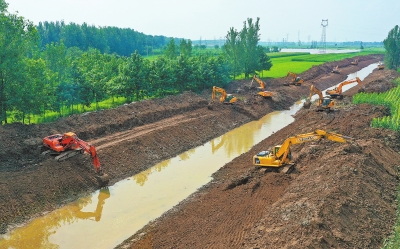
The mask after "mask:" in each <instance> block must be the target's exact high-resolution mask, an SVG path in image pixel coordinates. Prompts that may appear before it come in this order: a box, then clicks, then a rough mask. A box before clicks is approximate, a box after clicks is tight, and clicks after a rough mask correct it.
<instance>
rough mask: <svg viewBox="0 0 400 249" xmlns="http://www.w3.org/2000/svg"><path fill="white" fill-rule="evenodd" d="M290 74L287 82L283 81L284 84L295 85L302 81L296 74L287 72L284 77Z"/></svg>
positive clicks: (299, 84)
mask: <svg viewBox="0 0 400 249" xmlns="http://www.w3.org/2000/svg"><path fill="white" fill-rule="evenodd" d="M288 76H291V77H292V79H291V80H290V81H289V82H285V83H283V85H284V86H290V85H295V86H301V84H302V83H304V80H303V79H302V78H300V77H298V76H297V74H295V73H292V72H290V71H289V72H288V73H287V75H286V77H288Z"/></svg>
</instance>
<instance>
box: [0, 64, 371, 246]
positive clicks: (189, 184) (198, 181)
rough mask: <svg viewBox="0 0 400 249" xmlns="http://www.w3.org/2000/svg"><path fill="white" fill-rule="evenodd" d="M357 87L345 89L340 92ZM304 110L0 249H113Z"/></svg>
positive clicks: (72, 207) (50, 217)
mask: <svg viewBox="0 0 400 249" xmlns="http://www.w3.org/2000/svg"><path fill="white" fill-rule="evenodd" d="M376 66H377V65H376V64H371V65H369V66H368V67H365V68H363V69H361V70H360V71H358V72H356V73H354V74H350V75H348V77H347V79H346V80H349V79H353V78H355V77H359V78H360V79H361V80H363V79H364V78H365V77H366V76H367V75H368V74H370V73H371V72H372V70H373V69H375V68H376ZM339 83H340V82H339ZM339 83H338V84H339ZM356 84H357V83H353V84H349V85H346V86H344V87H343V91H346V90H348V89H350V88H351V87H353V86H355V85H356ZM323 92H325V90H323ZM316 98H318V96H316V95H314V96H313V98H312V99H313V100H315V99H316ZM302 105H303V101H298V102H297V103H295V104H294V105H293V106H292V107H291V108H290V110H285V111H276V112H272V113H270V114H268V115H266V116H264V117H263V118H262V119H260V120H257V121H253V122H250V123H247V124H245V125H243V126H241V127H239V128H236V129H234V130H232V131H229V132H228V133H226V134H225V135H223V136H220V137H218V138H215V139H213V140H211V141H210V142H208V143H206V144H204V145H202V146H199V147H197V148H194V149H191V150H188V151H186V152H184V153H182V154H180V155H179V156H177V157H175V158H171V159H168V160H165V161H163V162H161V163H159V164H157V165H155V166H153V167H151V168H149V169H148V170H146V171H143V172H141V173H139V174H137V175H134V176H132V177H130V178H127V179H125V180H122V181H120V182H118V183H116V184H114V185H113V186H110V187H108V188H105V189H102V190H99V191H96V192H95V193H93V194H92V195H91V196H88V197H85V198H81V199H79V200H78V201H76V202H73V203H71V204H69V205H66V206H64V207H63V208H60V209H58V210H55V211H53V212H51V213H48V214H44V215H43V216H41V217H40V218H37V219H34V220H32V221H30V222H29V223H27V224H25V225H23V226H21V227H16V228H14V229H13V230H12V231H10V232H9V233H7V234H5V235H3V236H1V237H0V239H1V240H0V248H113V247H115V246H117V245H118V244H120V243H121V242H122V241H124V240H125V239H126V238H128V237H130V236H131V235H133V234H134V233H136V232H137V231H138V230H140V229H141V228H143V227H144V226H145V225H146V224H148V223H149V222H150V221H152V220H154V219H156V218H158V217H160V216H161V215H162V214H163V213H165V212H166V211H168V210H170V209H171V208H173V207H174V206H175V205H177V204H178V203H179V202H181V201H182V200H184V199H186V198H187V197H188V196H189V195H191V194H192V193H194V192H195V191H196V190H197V189H199V188H200V187H202V186H203V185H205V184H207V183H208V182H209V181H211V179H212V178H211V175H212V174H213V173H214V172H216V171H217V170H218V169H219V168H221V167H222V166H224V165H225V164H226V163H228V162H230V161H231V160H233V159H234V158H235V157H237V156H239V155H240V154H242V153H245V152H247V151H248V150H250V149H251V148H252V147H253V146H254V145H255V144H258V143H259V142H261V141H262V140H264V139H265V138H266V137H268V136H270V135H271V134H272V133H273V132H277V131H278V130H280V129H282V128H283V127H285V126H287V125H288V124H290V123H291V122H293V121H294V118H293V117H292V115H294V114H295V113H296V112H297V111H298V110H299V109H300V108H302ZM250 165H251V162H249V166H250Z"/></svg>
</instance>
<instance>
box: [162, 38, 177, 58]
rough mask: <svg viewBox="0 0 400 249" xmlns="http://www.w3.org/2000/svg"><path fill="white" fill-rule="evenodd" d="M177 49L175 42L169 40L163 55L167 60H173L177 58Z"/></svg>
mask: <svg viewBox="0 0 400 249" xmlns="http://www.w3.org/2000/svg"><path fill="white" fill-rule="evenodd" d="M177 54H178V53H177V48H176V45H175V40H174V39H172V38H171V39H170V40H169V43H168V45H167V47H166V49H165V51H164V55H165V56H166V57H167V58H168V59H175V58H176V56H177Z"/></svg>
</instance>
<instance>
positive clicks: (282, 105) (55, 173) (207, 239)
mask: <svg viewBox="0 0 400 249" xmlns="http://www.w3.org/2000/svg"><path fill="white" fill-rule="evenodd" d="M382 59H383V58H382V56H381V55H370V56H360V57H359V64H358V65H357V66H355V65H351V63H350V62H351V60H350V59H346V60H343V61H338V62H332V63H325V64H323V65H319V66H314V67H312V68H311V69H310V70H308V71H307V72H304V73H302V74H300V75H299V76H300V77H302V78H303V79H304V80H305V81H306V82H305V83H304V86H283V83H284V82H285V80H286V79H284V78H282V79H263V80H264V81H265V82H266V85H267V86H266V87H267V90H270V91H272V92H274V93H275V95H274V97H273V98H272V99H262V98H259V97H257V96H256V91H257V90H256V88H255V85H253V86H250V82H251V81H250V80H242V81H234V82H231V84H230V85H229V88H227V89H226V90H227V92H228V93H235V95H236V96H237V97H238V99H239V100H238V102H237V103H235V104H234V105H223V104H220V103H210V97H211V91H210V90H207V91H204V93H203V94H200V95H198V94H194V93H191V92H185V93H183V94H181V95H178V96H170V97H166V98H163V99H158V100H146V101H140V102H135V103H130V104H127V105H124V106H121V107H119V108H116V109H112V110H102V111H98V112H91V113H85V114H82V115H72V116H70V117H67V118H63V119H60V120H58V121H56V122H53V123H48V124H33V125H22V124H11V125H4V126H1V127H0V144H1V145H2V146H0V158H1V161H0V199H1V202H0V233H5V232H7V230H8V229H10V227H12V226H13V225H15V224H21V223H24V222H26V221H27V220H29V219H31V218H34V217H38V216H40V215H41V214H43V213H44V212H47V211H51V210H54V209H56V208H59V207H60V206H62V205H64V204H66V203H69V202H71V201H73V200H75V199H77V198H79V197H81V196H84V195H86V194H88V193H90V192H92V191H94V190H96V189H97V188H98V187H97V186H98V185H97V181H96V178H95V177H94V175H95V174H94V171H93V168H92V163H91V159H90V157H89V156H88V155H86V154H85V155H79V156H76V157H74V158H70V159H68V160H67V161H63V162H60V163H54V159H52V158H50V157H46V156H41V155H40V151H41V142H42V138H43V137H45V136H48V135H50V134H55V133H64V132H68V131H73V132H75V133H76V134H77V135H78V136H79V137H80V138H81V139H83V140H86V141H88V142H90V143H91V144H93V145H95V146H96V148H97V150H98V154H99V158H100V161H101V163H102V166H103V169H104V171H105V172H106V173H107V174H108V175H109V176H110V178H111V181H110V184H111V185H112V184H114V183H115V182H117V181H119V180H122V179H124V178H126V177H130V176H132V175H134V174H136V173H139V172H141V171H143V170H145V169H147V168H148V167H151V166H153V165H155V164H156V163H158V162H160V161H162V160H165V159H168V158H171V157H174V156H176V155H178V154H180V153H182V152H184V151H186V150H188V149H189V148H194V147H197V146H199V145H202V144H204V143H205V142H207V141H209V140H211V139H212V138H215V137H218V136H220V135H222V134H224V133H226V132H227V131H229V130H231V129H233V128H235V127H238V126H240V125H242V124H244V123H247V122H250V121H252V120H256V119H259V118H260V117H262V116H264V115H265V114H267V113H270V112H272V111H274V110H283V109H287V108H289V106H291V105H292V104H293V103H294V102H296V101H297V100H299V99H301V98H304V97H306V96H308V94H309V85H310V83H311V82H313V84H314V85H315V86H316V87H317V88H319V89H325V88H328V87H330V86H333V85H335V84H337V83H339V82H341V81H343V80H345V79H346V76H347V74H349V73H353V72H356V71H358V70H360V69H361V68H363V67H365V66H367V65H370V64H371V63H376V62H378V61H380V60H382ZM336 65H339V69H340V72H341V73H340V74H332V73H330V72H331V70H332V68H333V67H334V66H336ZM397 77H399V74H398V73H397V72H395V71H390V70H374V71H373V73H372V74H370V75H369V76H368V77H367V78H366V79H365V80H364V81H363V84H362V86H356V87H354V88H352V89H351V90H349V91H346V92H345V94H344V95H345V97H344V98H343V100H337V106H336V108H335V110H334V111H333V112H330V113H325V112H322V113H321V112H316V111H315V107H314V106H312V107H311V109H308V110H306V109H304V110H301V111H300V112H298V113H297V114H296V115H295V121H294V122H293V123H292V124H290V125H289V126H287V127H285V128H283V129H282V130H280V131H278V132H276V133H274V134H273V135H272V136H270V137H269V138H267V139H265V140H263V141H262V142H261V143H259V144H257V145H255V146H254V147H253V148H252V149H251V150H250V151H249V152H247V153H244V154H242V155H241V156H239V157H237V158H235V159H234V160H233V161H231V162H229V163H227V164H226V165H225V166H224V167H223V168H221V169H220V170H219V171H217V172H216V173H214V174H213V181H212V182H210V183H209V184H207V185H205V186H203V187H202V188H201V189H200V190H199V191H197V192H196V193H194V194H192V195H191V196H190V197H189V198H187V199H186V200H184V201H182V202H181V203H180V204H179V205H177V206H176V207H174V208H173V209H172V210H170V211H168V212H167V213H165V214H164V215H163V216H162V217H160V218H159V219H157V220H155V221H153V222H151V223H150V224H148V225H147V226H145V227H144V228H143V229H141V230H140V231H139V232H138V233H136V234H134V235H132V237H131V238H128V239H127V240H126V241H125V242H124V243H122V244H121V245H119V246H118V247H119V248H379V247H380V246H381V245H382V244H383V240H384V239H385V238H387V237H388V236H389V235H390V234H391V232H392V231H393V226H394V224H395V221H396V210H397V204H396V197H397V187H398V185H399V179H398V167H399V166H400V163H399V162H400V154H399V153H400V146H399V145H400V143H399V142H400V140H399V135H398V133H396V132H393V131H388V130H384V129H375V128H371V127H370V122H371V119H372V118H374V117H383V116H387V115H389V111H388V110H387V109H386V108H385V107H382V106H372V105H367V104H362V105H353V104H352V103H351V98H352V95H353V94H355V93H357V92H359V91H365V92H382V91H385V90H387V89H390V88H391V87H393V86H394V85H393V83H392V80H393V79H395V78H397ZM315 129H323V130H327V131H334V132H337V133H340V134H343V135H346V136H350V137H352V138H354V140H353V139H352V140H351V142H349V143H346V144H341V143H335V142H332V141H326V140H321V141H318V142H310V143H306V144H300V145H295V146H293V147H292V149H293V156H294V158H295V162H296V168H295V171H294V172H292V173H291V174H283V173H276V172H271V171H269V170H266V169H265V168H257V167H254V166H252V164H251V158H252V156H253V155H254V154H256V153H257V152H258V151H261V150H265V149H267V148H269V147H271V146H274V145H276V144H280V143H282V142H283V141H284V140H285V139H286V138H287V137H289V136H291V135H296V134H300V133H307V132H311V131H313V130H315Z"/></svg>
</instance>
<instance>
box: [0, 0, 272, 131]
mask: <svg viewBox="0 0 400 249" xmlns="http://www.w3.org/2000/svg"><path fill="white" fill-rule="evenodd" d="M7 7H8V4H7V3H6V2H5V1H4V0H0V122H1V123H2V124H5V123H7V122H8V121H7V120H8V118H9V117H11V118H12V121H18V122H23V123H26V122H28V123H29V119H30V117H32V116H33V115H38V116H41V117H44V118H45V117H46V113H47V112H49V111H52V112H57V113H59V116H63V115H66V114H67V113H65V112H66V108H67V110H74V107H75V108H76V107H77V106H80V107H82V108H83V109H84V108H85V107H90V106H91V105H95V106H96V107H97V106H98V103H99V102H100V101H103V100H106V99H114V98H115V97H123V98H125V100H126V102H127V103H129V102H132V101H139V100H142V99H148V98H162V97H164V96H166V95H170V94H178V93H182V92H183V91H194V92H200V91H203V90H207V89H211V88H212V86H214V85H217V86H219V87H225V86H226V85H227V84H228V83H229V82H230V81H231V80H232V78H234V77H235V76H237V75H239V74H241V73H245V74H246V75H251V74H253V73H255V72H256V71H258V70H268V69H269V68H270V67H271V66H272V64H271V63H270V60H269V58H268V56H266V54H265V53H264V52H263V51H262V47H260V46H258V45H257V43H258V40H259V34H258V32H259V26H258V22H259V19H257V21H256V22H254V23H253V20H252V19H248V20H247V22H244V25H243V29H242V31H240V32H238V31H236V30H234V29H231V31H232V32H234V33H235V34H237V37H235V40H234V41H233V40H230V41H229V42H230V43H228V42H227V43H226V44H225V45H224V46H223V48H222V51H223V52H222V53H219V54H218V55H215V54H208V53H204V54H199V55H193V52H192V49H193V46H192V42H191V41H190V40H185V39H175V38H171V39H169V41H168V42H166V44H165V46H164V47H163V51H164V52H163V54H162V55H160V56H158V57H157V58H156V59H152V60H149V59H146V58H145V57H144V56H143V55H142V53H143V52H144V51H145V50H140V48H139V47H135V48H136V49H135V51H134V52H132V53H130V54H129V55H128V56H127V55H125V53H129V49H133V48H134V47H129V49H128V48H127V47H128V46H130V45H128V44H142V45H143V44H146V43H145V42H143V39H146V36H144V35H143V36H141V35H138V34H135V35H134V33H132V32H131V31H129V30H125V29H117V28H95V27H89V26H87V25H82V26H77V25H75V24H70V25H65V24H62V22H61V23H59V24H57V22H56V23H53V24H51V23H46V22H44V23H42V24H40V25H39V26H37V27H36V26H34V25H33V24H32V23H31V22H30V21H29V20H26V19H24V18H23V17H21V16H18V15H17V14H11V13H8V12H7ZM52 29H60V30H63V31H62V32H61V31H51V30H52ZM107 32H110V33H107ZM112 32H117V33H118V32H119V33H120V34H121V36H115V37H114V38H116V40H119V41H114V43H112V42H111V38H110V39H106V36H105V35H104V34H110V36H113V35H112V34H113V33H112ZM124 32H127V33H124ZM101 34H103V35H101ZM123 34H124V35H123ZM129 34H130V35H131V36H130V37H129ZM99 37H103V38H104V39H103V40H102V39H100V38H99ZM228 37H231V34H230V33H229V32H228V35H227V38H228ZM78 38H79V39H80V40H79V39H78ZM77 40H79V41H80V42H77ZM74 42H76V43H74ZM162 44H163V41H160V42H159V46H161V45H162ZM118 49H120V50H118ZM142 49H147V48H145V47H142ZM111 51H114V52H111ZM118 51H119V52H118ZM140 51H141V52H140Z"/></svg>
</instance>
